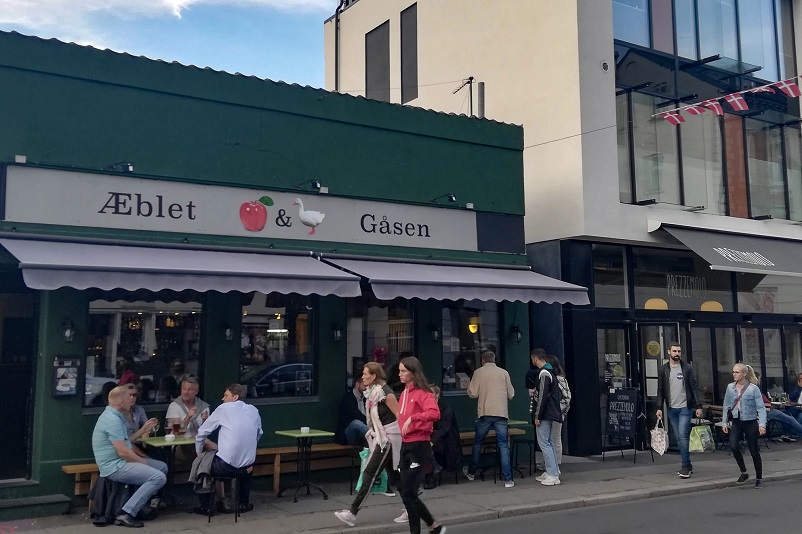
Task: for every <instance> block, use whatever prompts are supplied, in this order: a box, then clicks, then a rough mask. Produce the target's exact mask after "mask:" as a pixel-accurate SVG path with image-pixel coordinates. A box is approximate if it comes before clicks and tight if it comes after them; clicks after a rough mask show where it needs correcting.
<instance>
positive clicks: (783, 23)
mask: <svg viewBox="0 0 802 534" xmlns="http://www.w3.org/2000/svg"><path fill="white" fill-rule="evenodd" d="M776 5H777V32H778V35H777V42H778V43H779V44H780V78H781V79H783V80H786V79H788V78H791V77H793V76H796V47H795V46H794V5H793V3H792V0H778V1H777V2H776Z"/></svg>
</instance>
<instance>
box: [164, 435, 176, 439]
mask: <svg viewBox="0 0 802 534" xmlns="http://www.w3.org/2000/svg"><path fill="white" fill-rule="evenodd" d="M164 441H175V434H166V435H165V436H164Z"/></svg>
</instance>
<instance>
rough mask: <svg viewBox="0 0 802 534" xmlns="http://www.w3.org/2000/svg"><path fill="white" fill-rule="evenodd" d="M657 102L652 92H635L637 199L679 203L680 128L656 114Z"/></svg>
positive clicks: (633, 119) (633, 94) (633, 107)
mask: <svg viewBox="0 0 802 534" xmlns="http://www.w3.org/2000/svg"><path fill="white" fill-rule="evenodd" d="M657 101H658V99H657V98H655V97H653V96H651V95H646V94H643V93H637V92H636V93H632V128H633V132H634V147H633V148H634V156H635V180H636V200H648V199H655V200H657V201H658V202H667V203H670V204H679V203H680V187H679V174H678V166H677V128H676V127H675V126H672V125H671V124H669V123H668V121H666V120H663V119H662V118H660V117H653V115H654V114H655V113H657V112H658V111H659V110H658V109H657V108H656V107H655V104H656V103H657ZM659 101H662V99H659Z"/></svg>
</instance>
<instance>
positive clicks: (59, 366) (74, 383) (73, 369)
mask: <svg viewBox="0 0 802 534" xmlns="http://www.w3.org/2000/svg"><path fill="white" fill-rule="evenodd" d="M80 365H81V360H80V359H79V358H78V357H77V356H57V357H56V358H55V359H54V360H53V396H54V397H68V396H71V395H77V394H78V368H79V367H80Z"/></svg>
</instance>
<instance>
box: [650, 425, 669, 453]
mask: <svg viewBox="0 0 802 534" xmlns="http://www.w3.org/2000/svg"><path fill="white" fill-rule="evenodd" d="M651 435H652V449H653V450H654V452H656V453H657V454H659V455H660V456H662V455H663V454H665V452H666V451H667V450H668V432H666V428H665V427H664V426H663V420H662V419H658V420H657V424H656V425H654V428H653V429H652V430H651Z"/></svg>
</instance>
